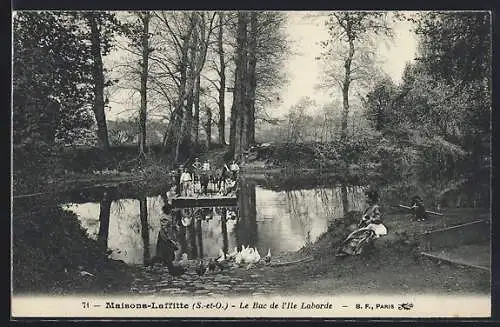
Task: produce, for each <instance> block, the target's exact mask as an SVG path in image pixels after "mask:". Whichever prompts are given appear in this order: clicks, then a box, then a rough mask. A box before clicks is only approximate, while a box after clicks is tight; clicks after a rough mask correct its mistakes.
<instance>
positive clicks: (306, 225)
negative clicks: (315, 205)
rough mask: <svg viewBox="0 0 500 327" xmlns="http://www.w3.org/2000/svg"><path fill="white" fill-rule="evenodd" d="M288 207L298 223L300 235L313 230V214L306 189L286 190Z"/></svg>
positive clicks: (293, 218) (307, 233) (291, 216)
mask: <svg viewBox="0 0 500 327" xmlns="http://www.w3.org/2000/svg"><path fill="white" fill-rule="evenodd" d="M285 197H286V200H287V201H286V202H287V204H288V205H287V208H288V211H289V212H290V214H291V215H290V218H291V219H292V222H295V223H296V225H298V227H299V230H300V232H299V233H300V235H303V236H307V235H309V233H310V232H311V215H310V211H309V206H310V205H311V203H310V201H309V199H308V198H307V196H306V192H305V191H304V190H297V191H285Z"/></svg>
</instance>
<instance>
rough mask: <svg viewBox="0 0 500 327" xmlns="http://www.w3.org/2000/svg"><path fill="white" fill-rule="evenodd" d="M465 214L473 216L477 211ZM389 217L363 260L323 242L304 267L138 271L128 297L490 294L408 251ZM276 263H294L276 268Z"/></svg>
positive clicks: (469, 271)
mask: <svg viewBox="0 0 500 327" xmlns="http://www.w3.org/2000/svg"><path fill="white" fill-rule="evenodd" d="M466 213H467V215H471V214H474V216H477V214H478V211H476V210H469V211H467V212H466ZM388 218H389V219H388V225H389V226H391V227H392V228H391V229H392V230H391V231H392V232H393V233H394V234H393V235H392V236H391V237H387V238H385V239H380V240H377V243H376V244H375V247H374V249H373V250H372V251H370V252H369V253H366V254H365V255H361V256H357V257H347V258H344V259H340V258H337V257H335V255H334V249H330V248H331V245H330V244H329V241H327V240H325V242H323V243H324V244H321V243H322V242H321V241H319V242H317V245H318V246H319V247H321V248H322V250H321V251H317V253H315V254H314V253H311V254H309V255H310V256H311V257H312V258H313V259H312V260H308V261H306V262H296V261H297V259H300V258H301V257H302V258H304V257H305V256H306V254H304V253H303V254H302V255H301V254H299V252H301V251H299V252H296V253H290V254H285V253H282V254H279V255H278V256H277V257H275V258H273V262H272V263H273V264H272V265H265V264H258V265H255V266H250V267H248V266H247V265H243V266H241V267H239V266H236V265H234V266H231V267H229V268H227V269H224V270H223V271H220V270H219V269H218V268H217V269H216V270H215V271H213V272H208V273H206V274H204V275H202V276H199V275H198V274H197V273H196V271H195V268H194V267H192V265H195V263H192V264H191V268H188V269H187V271H186V272H185V273H184V274H183V275H182V276H176V277H173V276H171V275H170V274H169V273H168V269H167V268H166V267H162V266H159V265H158V266H150V267H146V266H144V267H136V269H135V271H134V281H133V282H132V285H131V287H130V293H138V294H150V295H159V296H163V295H169V296H170V295H182V296H191V295H200V296H220V295H233V296H236V295H246V296H248V295H253V296H259V295H272V294H279V295H293V294H318V295H319V294H322V295H333V294H425V293H427V294H490V290H491V286H490V273H489V272H488V271H483V270H478V269H474V268H471V267H467V266H460V265H454V264H450V263H448V262H445V261H435V260H429V259H426V258H425V257H423V256H421V255H420V252H419V251H418V248H412V247H411V245H410V244H407V242H405V239H404V238H398V237H396V236H395V235H398V234H400V232H401V231H399V230H398V228H397V226H398V224H401V215H399V218H398V217H388ZM391 218H392V219H391ZM459 218H460V217H456V215H455V213H450V215H449V217H448V220H447V221H444V219H443V218H440V219H436V220H434V221H431V222H429V223H426V224H417V223H410V224H408V223H407V224H405V229H406V230H407V231H408V230H409V229H410V230H414V231H417V230H418V231H419V232H422V231H424V230H427V229H428V228H432V227H437V226H439V227H442V225H443V224H444V225H449V223H450V219H452V220H453V221H454V222H459V221H460V220H461V219H459ZM466 219H467V218H464V220H466ZM469 220H470V218H469ZM396 222H397V223H396ZM413 225H415V226H413ZM326 247H329V248H326ZM302 252H303V251H302ZM279 261H281V262H295V263H293V264H289V265H276V263H277V262H279Z"/></svg>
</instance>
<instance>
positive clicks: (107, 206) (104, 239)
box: [98, 193, 111, 247]
mask: <svg viewBox="0 0 500 327" xmlns="http://www.w3.org/2000/svg"><path fill="white" fill-rule="evenodd" d="M110 213H111V200H110V199H109V196H108V194H107V193H104V195H103V197H102V200H101V203H100V210H99V236H98V241H99V243H100V244H101V246H103V247H107V246H108V236H109V216H110Z"/></svg>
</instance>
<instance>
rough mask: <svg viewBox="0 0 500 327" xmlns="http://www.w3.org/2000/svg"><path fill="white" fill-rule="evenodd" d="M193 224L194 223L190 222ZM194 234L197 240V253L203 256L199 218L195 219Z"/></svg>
mask: <svg viewBox="0 0 500 327" xmlns="http://www.w3.org/2000/svg"><path fill="white" fill-rule="evenodd" d="M192 225H193V226H194V224H192ZM196 236H197V241H198V255H199V258H203V234H202V230H201V220H197V221H196Z"/></svg>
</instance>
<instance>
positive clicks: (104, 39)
mask: <svg viewBox="0 0 500 327" xmlns="http://www.w3.org/2000/svg"><path fill="white" fill-rule="evenodd" d="M77 16H78V15H77ZM82 17H83V18H84V19H85V20H86V21H87V24H88V26H89V29H90V34H89V39H90V53H91V55H92V77H93V84H94V85H93V88H94V105H93V110H94V116H95V119H96V122H97V136H98V140H99V146H100V148H101V149H102V150H103V153H104V154H106V153H107V152H108V150H109V139H108V128H107V123H106V114H105V106H106V100H105V98H104V90H105V88H106V87H108V86H110V85H111V84H112V81H110V80H106V79H105V76H104V73H105V71H106V70H105V68H104V66H103V62H102V57H103V55H104V56H105V55H107V54H109V52H110V50H111V48H112V47H113V43H114V38H115V35H116V34H117V33H118V32H119V31H120V28H121V26H120V23H119V22H118V20H117V19H116V17H115V14H113V13H108V12H96V11H89V12H85V13H83V14H82Z"/></svg>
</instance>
